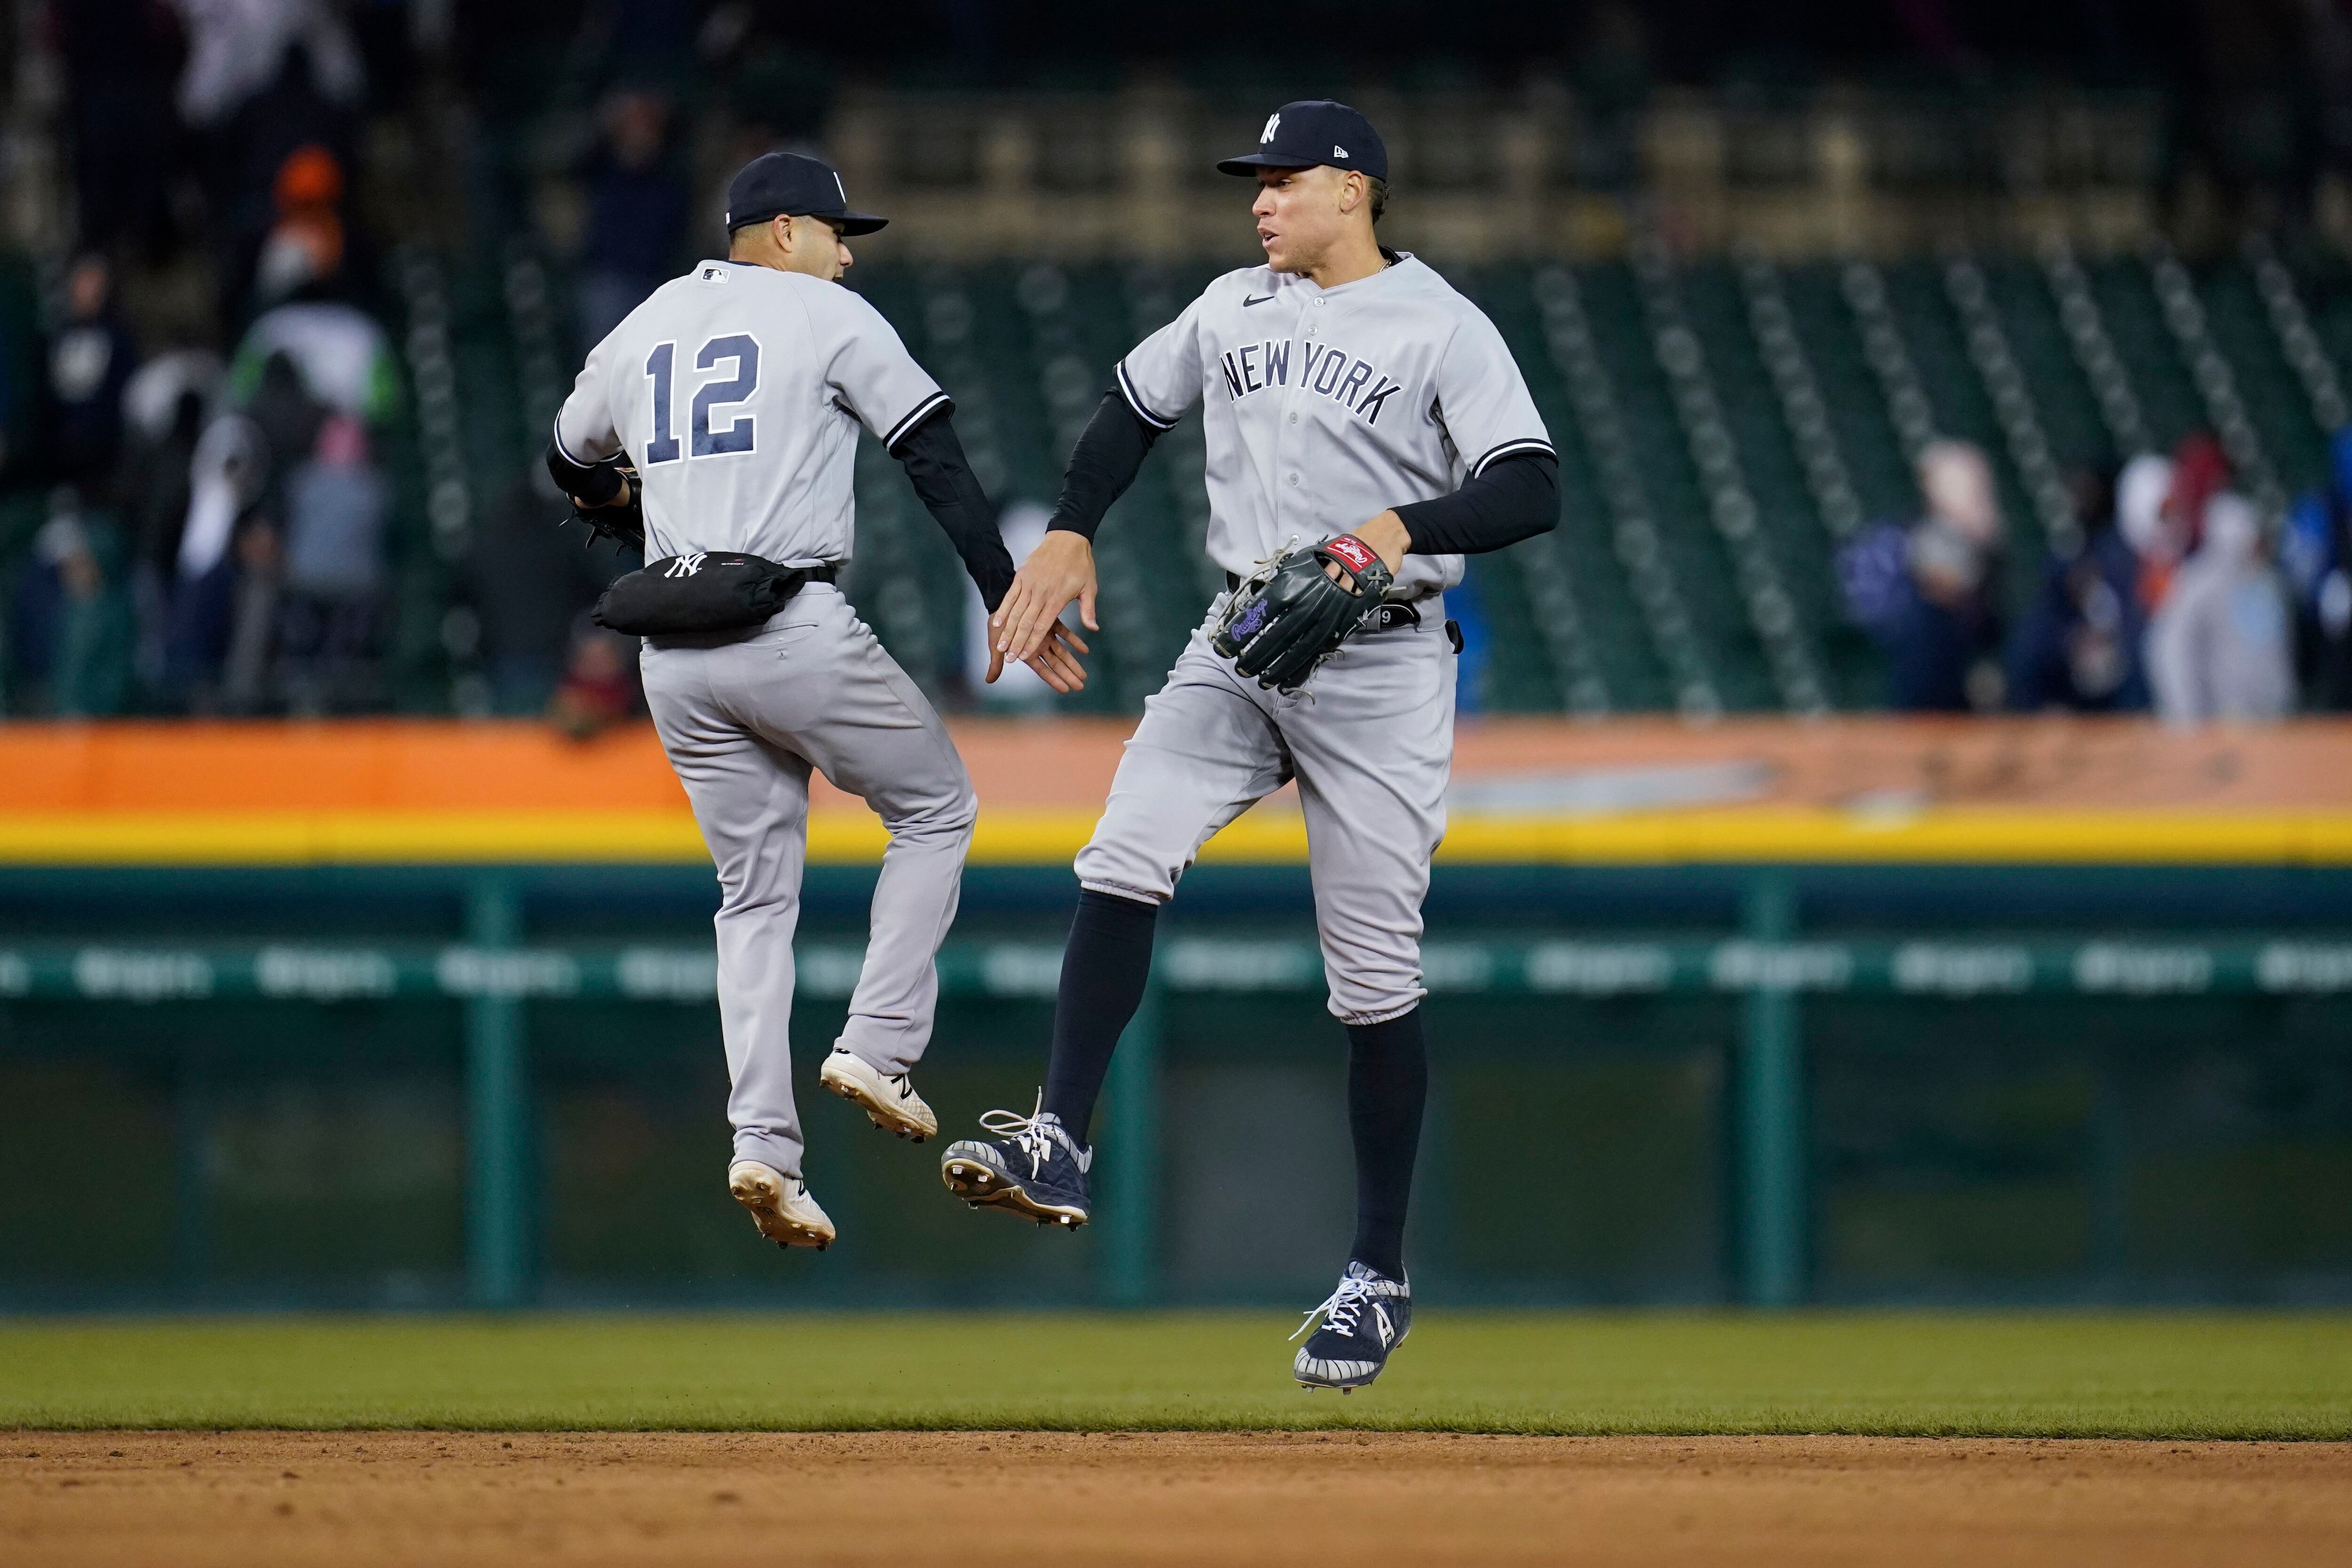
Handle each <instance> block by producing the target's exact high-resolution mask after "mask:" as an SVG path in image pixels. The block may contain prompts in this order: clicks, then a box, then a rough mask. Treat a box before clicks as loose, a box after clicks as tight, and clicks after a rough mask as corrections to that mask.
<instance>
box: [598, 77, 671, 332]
mask: <svg viewBox="0 0 2352 1568" xmlns="http://www.w3.org/2000/svg"><path fill="white" fill-rule="evenodd" d="M668 128H669V104H668V103H667V100H664V99H663V98H662V97H661V95H660V94H658V93H656V92H650V91H646V90H642V89H639V90H632V91H627V92H623V93H620V94H617V95H616V96H615V97H614V99H613V100H612V103H611V106H610V107H609V108H608V109H607V110H606V111H605V150H604V153H602V154H601V155H599V156H598V158H597V159H596V161H595V162H594V163H592V164H591V165H590V167H589V171H588V232H587V235H586V237H584V239H583V243H582V247H581V258H580V259H581V279H580V337H581V344H582V347H583V350H584V349H588V348H593V347H594V346H595V345H596V344H598V343H600V342H604V337H605V334H607V333H608V332H610V331H612V330H613V329H614V327H616V326H619V325H620V324H621V318H622V317H624V316H625V315H627V314H628V313H629V312H630V311H631V310H635V309H636V308H637V306H638V304H639V303H640V302H641V301H643V300H644V299H645V297H646V295H648V294H650V293H652V292H653V291H654V290H655V289H658V288H660V287H661V286H662V285H663V284H664V283H667V282H668V281H669V280H670V279H672V278H673V277H675V276H677V271H678V266H677V260H678V249H679V247H681V246H683V245H684V244H685V242H686V222H687V209H688V203H689V198H688V193H687V184H686V181H685V179H684V178H683V177H682V176H681V175H680V174H679V173H678V171H677V169H676V168H674V167H673V166H672V164H671V160H670V156H669V147H668V141H667V132H668Z"/></svg>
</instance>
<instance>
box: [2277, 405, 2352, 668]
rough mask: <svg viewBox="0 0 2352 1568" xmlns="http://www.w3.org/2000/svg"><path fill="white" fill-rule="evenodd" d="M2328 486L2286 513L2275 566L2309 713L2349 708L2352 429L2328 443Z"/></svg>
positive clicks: (2341, 431)
mask: <svg viewBox="0 0 2352 1568" xmlns="http://www.w3.org/2000/svg"><path fill="white" fill-rule="evenodd" d="M2328 457H2329V459H2330V462H2331V464H2332V467H2333V469H2334V472H2333V476H2332V480H2333V482H2332V483H2331V484H2330V485H2329V486H2328V488H2327V489H2324V490H2317V491H2314V492H2313V493H2311V494H2309V495H2306V496H2304V497H2303V498H2302V499H2301V500H2297V501H2296V502H2295V504H2294V510H2293V511H2292V512H2290V513H2289V514H2288V517H2287V527H2286V534H2285V537H2284V540H2283V541H2282V542H2281V544H2280V551H2279V554H2280V563H2281V564H2282V565H2284V567H2285V568H2286V574H2287V584H2288V586H2289V587H2290V588H2291V589H2292V590H2293V592H2294V606H2295V622H2296V630H2297V632H2298V633H2299V635H2298V637H2296V639H2295V640H2296V647H2297V663H2298V665H2299V666H2300V668H2301V671H2302V675H2303V681H2304V689H2305V692H2306V693H2307V694H2308V698H2309V700H2310V704H2311V706H2313V707H2314V708H2320V709H2329V710H2344V709H2347V708H2352V429H2347V430H2338V431H2337V432H2336V436H2335V437H2334V439H2333V440H2332V441H2331V442H2330V443H2329V444H2328Z"/></svg>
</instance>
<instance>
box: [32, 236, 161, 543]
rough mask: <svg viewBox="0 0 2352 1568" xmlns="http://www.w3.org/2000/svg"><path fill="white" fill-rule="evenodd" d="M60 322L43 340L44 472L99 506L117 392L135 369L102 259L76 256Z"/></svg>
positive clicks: (114, 449) (114, 445) (104, 495)
mask: <svg viewBox="0 0 2352 1568" xmlns="http://www.w3.org/2000/svg"><path fill="white" fill-rule="evenodd" d="M63 317H64V320H63V321H62V322H61V324H60V325H59V326H58V330H57V331H56V332H55V333H54V334H52V335H51V337H50V340H49V403H50V409H51V413H50V421H49V448H50V455H51V460H52V465H53V468H54V471H55V473H56V476H57V478H58V479H60V480H62V481H64V482H65V483H67V484H70V485H74V486H76V487H78V488H79V489H80V491H81V493H82V495H83V497H84V498H85V499H87V500H89V501H90V502H91V503H92V504H94V505H104V504H106V503H107V502H108V501H109V500H111V499H112V495H113V492H114V490H115V489H116V485H115V480H116V477H117V476H116V471H115V469H116V460H117V459H118V458H120V457H121V452H122V395H123V390H124V388H126V387H127V386H129V385H130V384H131V375H132V374H133V373H134V372H136V371H137V370H138V368H139V346H138V344H137V343H136V342H133V341H132V340H131V330H130V328H128V327H126V326H124V325H123V323H122V317H121V312H120V311H119V310H116V308H115V301H114V277H113V270H112V268H110V267H109V266H108V265H107V262H106V258H104V257H101V256H95V255H90V256H84V257H82V258H79V260H77V261H76V262H75V263H74V264H73V266H72V268H70V269H69V270H68V272H67V273H66V288H65V308H64V310H63Z"/></svg>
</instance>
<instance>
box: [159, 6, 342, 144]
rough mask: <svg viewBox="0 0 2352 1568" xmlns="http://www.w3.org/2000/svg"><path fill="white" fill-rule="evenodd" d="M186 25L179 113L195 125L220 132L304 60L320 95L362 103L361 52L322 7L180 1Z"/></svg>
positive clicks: (337, 18) (336, 18)
mask: <svg viewBox="0 0 2352 1568" xmlns="http://www.w3.org/2000/svg"><path fill="white" fill-rule="evenodd" d="M176 3H177V5H179V8H180V14H181V15H182V16H184V18H185V19H186V26H187V34H188V60H187V67H186V68H185V69H184V71H183V72H182V74H181V77H180V92H179V101H180V113H181V115H182V116H183V117H184V119H185V120H186V121H187V122H188V123H189V124H191V125H197V126H206V125H219V124H222V123H224V122H226V121H229V120H231V119H233V118H234V117H235V116H236V114H237V113H238V112H239V111H241V110H244V109H246V108H247V106H248V105H250V104H251V103H252V102H253V101H254V100H256V99H257V98H258V97H260V96H261V95H262V94H263V93H265V92H266V91H268V89H269V88H270V87H271V86H272V85H273V84H274V83H276V82H277V81H278V79H280V78H281V77H282V76H283V74H284V72H285V70H286V68H287V67H288V65H289V62H290V61H292V60H294V59H296V58H299V59H300V60H302V62H303V68H305V69H306V70H307V71H308V72H309V74H310V77H311V78H312V79H313V81H314V82H315V84H316V86H317V89H318V90H319V91H320V92H321V93H322V94H324V95H326V96H327V97H328V98H329V99H331V100H333V101H335V102H339V103H344V104H350V103H355V102H357V101H358V99H359V95H360V89H361V88H362V85H363V83H362V79H361V76H360V56H359V50H358V48H357V47H355V46H354V45H353V44H352V37H351V35H350V33H349V32H347V31H346V30H345V29H344V27H343V25H342V21H341V17H340V16H338V15H337V14H336V12H335V9H334V8H333V7H331V6H330V5H327V4H325V3H324V0H176Z"/></svg>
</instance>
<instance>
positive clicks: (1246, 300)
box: [1242, 294, 1274, 310]
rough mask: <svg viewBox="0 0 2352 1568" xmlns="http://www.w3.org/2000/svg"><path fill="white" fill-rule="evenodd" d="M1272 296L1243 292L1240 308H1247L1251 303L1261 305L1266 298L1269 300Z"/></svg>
mask: <svg viewBox="0 0 2352 1568" xmlns="http://www.w3.org/2000/svg"><path fill="white" fill-rule="evenodd" d="M1273 298H1274V296H1273V295H1271V294H1255V295H1252V294H1244V295H1243V296H1242V309H1243V310H1248V309H1249V308H1250V307H1251V306H1252V305H1263V304H1265V302H1266V301H1267V300H1271V299H1273Z"/></svg>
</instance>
